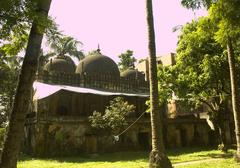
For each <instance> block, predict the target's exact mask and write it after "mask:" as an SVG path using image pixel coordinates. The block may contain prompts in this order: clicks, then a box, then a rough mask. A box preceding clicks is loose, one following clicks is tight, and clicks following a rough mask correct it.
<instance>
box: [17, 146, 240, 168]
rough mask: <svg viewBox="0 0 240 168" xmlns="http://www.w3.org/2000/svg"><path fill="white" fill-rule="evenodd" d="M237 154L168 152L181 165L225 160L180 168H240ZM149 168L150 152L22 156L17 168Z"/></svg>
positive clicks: (203, 150)
mask: <svg viewBox="0 0 240 168" xmlns="http://www.w3.org/2000/svg"><path fill="white" fill-rule="evenodd" d="M233 152H234V151H233V150H231V151H230V152H229V153H228V154H223V153H221V152H220V151H218V150H212V149H200V148H191V149H190V148H180V149H175V150H170V151H169V152H168V155H169V158H170V160H171V162H172V163H173V164H174V163H181V162H189V161H195V160H206V159H212V158H224V159H221V160H212V161H209V162H206V163H205V162H204V163H194V164H191V165H184V166H177V167H180V168H181V167H184V168H193V167H194V168H219V167H221V168H240V165H237V164H236V163H235V162H234V160H233V159H232V156H233ZM92 167H94V168H146V167H148V152H141V151H140V152H118V153H111V154H100V155H98V156H95V157H92V158H91V157H59V158H51V159H49V158H48V159H43V158H31V157H29V156H22V157H21V159H20V161H19V162H18V167H17V168H92Z"/></svg>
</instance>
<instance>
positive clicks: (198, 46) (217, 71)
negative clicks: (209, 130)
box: [172, 17, 230, 150]
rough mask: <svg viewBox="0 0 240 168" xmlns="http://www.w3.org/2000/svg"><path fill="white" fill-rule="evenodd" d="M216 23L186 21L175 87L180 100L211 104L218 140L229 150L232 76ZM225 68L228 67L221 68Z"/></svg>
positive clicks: (179, 46)
mask: <svg viewBox="0 0 240 168" xmlns="http://www.w3.org/2000/svg"><path fill="white" fill-rule="evenodd" d="M217 29H218V28H217V25H215V24H214V22H213V21H212V20H211V19H210V18H209V17H202V18H199V19H198V20H194V21H192V22H191V23H188V24H186V25H185V26H184V27H183V28H182V32H181V35H180V36H179V41H178V48H177V64H176V66H174V68H173V69H174V71H175V74H177V75H176V77H175V78H174V81H173V82H172V83H174V85H172V87H173V90H174V91H175V93H176V94H177V97H178V98H180V99H181V100H187V101H188V102H192V103H194V104H196V105H198V104H199V105H200V104H204V105H205V106H206V107H208V114H209V118H210V120H211V121H212V123H213V124H214V129H215V131H216V134H217V135H219V136H218V137H219V143H220V144H221V147H222V149H223V150H226V149H227V148H226V147H227V146H226V145H227V144H226V143H228V142H227V141H226V128H227V127H228V126H227V123H228V122H227V120H226V119H227V118H228V116H229V109H228V98H229V96H228V95H229V94H230V77H229V69H228V68H227V67H228V62H227V57H226V55H225V54H224V48H223V47H221V45H220V44H219V43H217V42H216V40H215V39H214V34H215V32H216V31H217ZM222 67H226V68H222Z"/></svg>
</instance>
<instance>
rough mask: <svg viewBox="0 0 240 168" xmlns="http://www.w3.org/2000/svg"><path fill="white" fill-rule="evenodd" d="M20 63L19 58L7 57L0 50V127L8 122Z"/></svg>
mask: <svg viewBox="0 0 240 168" xmlns="http://www.w3.org/2000/svg"><path fill="white" fill-rule="evenodd" d="M1 54H2V55H1ZM20 63H21V59H20V58H19V57H17V58H16V57H15V56H7V55H5V54H4V52H3V51H2V52H1V49H0V81H1V85H0V126H4V125H5V123H6V121H7V120H8V116H9V113H10V110H11V107H12V104H13V99H14V95H15V90H16V86H17V81H18V74H19V71H20Z"/></svg>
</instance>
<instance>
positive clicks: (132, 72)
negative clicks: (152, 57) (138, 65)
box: [121, 69, 145, 80]
mask: <svg viewBox="0 0 240 168" xmlns="http://www.w3.org/2000/svg"><path fill="white" fill-rule="evenodd" d="M121 77H124V78H131V79H140V80H144V78H145V77H144V74H143V73H141V72H139V71H138V70H136V69H127V70H125V71H123V72H122V73H121Z"/></svg>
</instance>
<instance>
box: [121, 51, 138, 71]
mask: <svg viewBox="0 0 240 168" xmlns="http://www.w3.org/2000/svg"><path fill="white" fill-rule="evenodd" d="M118 58H120V62H119V63H118V66H119V67H120V70H121V71H125V70H127V69H129V68H132V69H134V63H135V62H136V58H135V57H133V51H131V50H127V51H126V52H124V53H122V54H120V55H119V56H118Z"/></svg>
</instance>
